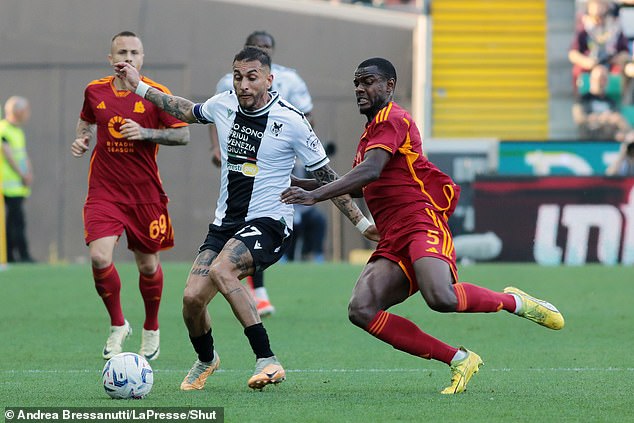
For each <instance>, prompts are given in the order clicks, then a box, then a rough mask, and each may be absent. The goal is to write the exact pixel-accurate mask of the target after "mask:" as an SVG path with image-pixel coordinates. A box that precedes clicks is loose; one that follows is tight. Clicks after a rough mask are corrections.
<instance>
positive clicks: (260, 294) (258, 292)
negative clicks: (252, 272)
mask: <svg viewBox="0 0 634 423" xmlns="http://www.w3.org/2000/svg"><path fill="white" fill-rule="evenodd" d="M253 293H254V295H255V298H257V299H258V300H266V301H268V300H269V294H268V293H267V292H266V288H255V291H253Z"/></svg>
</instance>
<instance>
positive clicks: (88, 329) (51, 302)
mask: <svg viewBox="0 0 634 423" xmlns="http://www.w3.org/2000/svg"><path fill="white" fill-rule="evenodd" d="M117 267H118V270H119V273H120V275H121V278H122V280H123V287H122V303H123V308H124V312H125V314H126V318H127V319H128V320H129V321H130V323H131V324H132V326H133V329H134V333H133V335H132V337H131V338H130V339H129V340H128V341H127V342H126V344H125V349H126V350H128V351H137V350H138V348H139V343H140V332H141V326H142V323H143V306H142V301H141V297H140V295H139V293H138V288H137V284H138V282H137V279H138V276H137V274H136V269H135V266H134V264H132V263H119V264H118V265H117ZM163 268H164V272H165V277H166V282H165V289H164V292H163V303H162V306H161V314H160V320H161V338H162V339H161V355H160V358H159V359H158V360H157V361H154V362H152V363H151V365H152V367H153V369H154V371H155V385H154V387H153V390H152V392H151V393H150V395H149V396H148V397H147V398H145V399H143V400H140V401H115V400H111V399H110V398H109V397H107V396H106V394H105V393H104V391H103V388H102V386H101V369H102V367H103V364H104V361H103V360H102V359H101V356H100V353H101V348H102V347H103V343H104V342H105V339H106V336H107V331H108V320H107V318H106V314H105V309H104V308H103V305H102V304H101V301H100V299H99V297H98V296H97V295H96V293H95V291H94V288H93V284H92V277H91V273H90V267H89V266H87V265H84V266H77V265H69V266H56V267H51V266H47V265H41V264H38V265H23V266H19V265H18V266H13V267H11V268H10V269H9V270H7V271H4V272H0V328H1V330H0V335H1V336H2V341H0V398H1V399H2V405H3V406H4V407H13V406H37V407H47V406H48V407H52V406H64V407H176V406H178V407H224V413H225V421H228V422H255V421H264V420H272V421H276V422H374V421H384V422H410V421H411V422H420V421H432V422H435V421H468V422H497V421H500V422H501V421H516V422H528V421H557V422H561V421H570V422H598V421H601V422H612V421H614V422H622V421H632V420H633V419H634V400H633V399H632V390H633V388H634V361H633V360H632V359H631V357H632V348H633V347H634V332H633V329H634V311H633V309H632V307H631V301H632V298H634V279H633V278H632V274H633V272H632V269H631V268H628V267H605V266H598V265H589V266H583V267H538V266H535V265H519V264H509V265H483V264H478V265H474V266H468V267H464V268H462V269H461V270H460V275H461V279H462V280H463V281H466V282H471V283H476V284H479V285H482V286H486V287H488V288H491V289H495V290H501V289H502V288H503V287H504V286H506V285H509V284H513V285H515V286H518V287H520V288H522V289H524V290H526V291H527V292H529V293H531V294H534V295H536V296H538V297H541V298H544V299H547V300H549V301H551V302H553V303H554V304H556V305H557V306H558V307H559V309H560V310H561V311H562V313H563V314H564V316H565V318H566V327H565V328H564V329H563V330H562V331H551V330H548V329H545V328H543V327H541V326H538V325H535V324H533V323H531V322H529V321H526V320H524V319H520V318H517V317H515V316H511V315H509V314H508V313H506V312H500V313H495V314H468V315H467V314H440V313H435V312H433V311H431V310H430V309H429V308H428V307H427V306H426V305H425V303H424V302H423V300H422V298H421V297H420V296H415V297H413V298H410V299H409V300H408V301H406V302H405V303H404V304H401V305H399V306H397V307H394V308H393V309H392V310H391V311H392V312H394V313H398V314H400V315H402V316H404V317H407V318H410V319H412V320H413V321H414V322H416V323H417V324H418V325H419V326H420V327H421V328H422V329H423V330H425V331H426V332H428V333H430V334H431V335H434V336H436V337H438V338H440V339H442V340H444V341H445V342H447V343H449V344H452V345H455V346H458V345H464V346H465V347H467V348H469V349H472V350H473V351H476V352H478V354H480V355H481V357H482V359H483V360H484V363H485V365H484V367H482V368H481V370H480V373H478V374H477V375H475V376H474V378H473V379H472V381H471V383H470V384H469V387H468V390H467V392H465V393H464V394H461V395H455V396H443V395H440V394H439V391H440V390H441V389H442V388H443V387H444V386H446V385H447V384H448V382H449V379H450V374H449V370H448V367H447V366H446V365H444V364H442V363H439V362H432V361H426V360H422V359H419V358H416V357H412V356H410V355H408V354H405V353H402V352H400V351H396V350H394V349H392V348H391V347H390V346H388V345H387V344H384V343H382V342H380V341H378V340H376V339H375V338H373V337H371V336H369V335H368V334H367V333H365V332H363V331H361V330H359V329H358V328H355V327H354V326H352V325H351V324H350V323H349V322H348V320H347V309H346V305H347V301H348V298H349V296H350V292H351V289H352V286H353V284H354V282H355V280H356V278H357V276H358V274H359V272H360V269H361V268H360V267H359V266H351V265H347V264H327V265H316V264H285V265H277V266H274V267H273V268H272V269H270V270H269V271H267V274H266V284H267V288H268V290H269V293H270V295H271V299H272V300H273V303H274V305H275V306H276V307H277V313H276V314H275V315H274V316H273V317H271V318H268V319H266V320H265V321H264V323H265V326H266V328H267V330H268V333H269V335H270V338H271V345H272V347H273V350H274V351H275V352H276V354H277V355H278V357H279V358H280V360H281V362H282V364H283V365H284V367H285V368H286V370H287V381H286V382H284V383H282V384H281V385H279V386H269V387H267V388H265V389H264V390H263V391H261V392H260V391H251V390H249V389H248V388H247V387H246V381H247V379H248V378H249V376H250V375H251V373H252V371H253V365H254V358H253V355H252V353H251V351H250V348H249V345H248V342H247V340H246V337H245V336H244V335H243V333H242V328H241V326H240V325H239V324H238V322H237V321H236V319H235V318H234V317H233V315H232V313H231V309H230V307H229V306H228V305H227V303H226V301H225V300H224V299H223V298H222V297H217V298H216V299H215V300H214V301H213V302H212V304H211V306H210V311H211V314H212V319H213V325H214V330H213V334H214V339H215V342H216V348H217V350H218V352H219V354H220V356H221V360H222V365H221V369H220V370H219V371H218V372H217V373H216V374H214V375H213V376H212V377H211V378H210V379H209V380H208V381H207V386H206V388H205V389H204V390H203V391H200V392H181V391H180V390H179V388H178V387H179V384H180V382H181V380H182V379H183V377H184V376H185V374H186V372H187V371H188V370H189V367H190V366H191V364H192V362H193V361H194V359H195V356H194V353H193V350H192V348H191V345H190V343H189V340H188V337H187V332H186V330H185V327H184V324H183V322H182V317H181V294H182V290H183V286H184V281H185V279H186V277H187V273H188V271H189V264H184V263H164V264H163Z"/></svg>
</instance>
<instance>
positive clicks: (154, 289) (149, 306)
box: [134, 250, 163, 360]
mask: <svg viewBox="0 0 634 423" xmlns="http://www.w3.org/2000/svg"><path fill="white" fill-rule="evenodd" d="M134 259H135V260H136V265H137V268H138V270H139V291H140V292H141V297H142V298H143V305H144V307H145V321H144V322H143V330H142V332H141V348H140V350H139V354H141V355H142V356H144V357H145V358H146V359H147V360H156V359H157V358H158V357H159V354H160V351H161V350H160V330H159V321H158V314H159V307H160V304H161V297H162V296H163V269H162V268H161V262H160V260H159V254H158V253H143V252H141V251H138V250H135V251H134Z"/></svg>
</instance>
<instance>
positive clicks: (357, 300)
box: [348, 257, 457, 361]
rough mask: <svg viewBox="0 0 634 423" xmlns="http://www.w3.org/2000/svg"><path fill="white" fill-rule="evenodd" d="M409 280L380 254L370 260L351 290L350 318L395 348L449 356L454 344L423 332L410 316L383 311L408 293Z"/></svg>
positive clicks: (425, 355)
mask: <svg viewBox="0 0 634 423" xmlns="http://www.w3.org/2000/svg"><path fill="white" fill-rule="evenodd" d="M411 283H415V281H413V280H411V277H409V276H408V275H407V274H406V273H405V272H404V270H403V268H402V267H401V266H400V265H399V264H397V263H395V262H393V261H391V260H388V259H386V258H382V257H379V258H377V259H375V260H373V261H371V262H369V263H368V264H367V265H366V267H365V268H364V269H363V272H362V273H361V275H360V276H359V280H358V281H357V283H356V285H355V287H354V290H353V292H352V298H351V300H350V303H349V305H348V316H349V318H350V321H351V322H352V323H354V324H355V325H357V326H359V327H360V328H362V329H364V330H366V331H368V332H369V333H370V334H371V335H373V336H375V337H376V338H378V339H380V340H382V341H384V342H386V343H388V344H390V345H392V346H393V347H394V348H396V349H398V350H401V351H404V352H406V353H409V354H412V355H415V356H417V357H422V358H426V359H435V360H440V361H447V360H450V358H451V357H452V356H453V355H454V354H455V353H456V351H457V349H456V348H454V347H451V346H449V345H447V344H445V343H443V342H441V341H439V340H437V339H435V338H434V337H432V336H430V335H428V334H427V333H425V332H423V331H422V330H420V329H419V328H418V326H416V325H415V324H414V323H413V322H411V321H410V320H408V319H405V318H403V317H401V316H398V315H396V314H393V313H389V312H387V311H386V310H387V309H389V308H390V307H391V306H393V305H395V304H399V303H401V302H403V301H405V299H407V298H408V297H409V296H410V294H411V293H412V289H411V285H410V284H411Z"/></svg>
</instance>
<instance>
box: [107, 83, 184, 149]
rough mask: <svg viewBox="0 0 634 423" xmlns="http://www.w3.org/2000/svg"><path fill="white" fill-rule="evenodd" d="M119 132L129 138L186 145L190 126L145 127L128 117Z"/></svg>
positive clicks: (164, 143)
mask: <svg viewBox="0 0 634 423" xmlns="http://www.w3.org/2000/svg"><path fill="white" fill-rule="evenodd" d="M156 91H158V90H156ZM159 92H161V91H159ZM148 94H149V92H148ZM119 132H121V135H123V136H124V138H127V139H129V140H145V141H150V142H153V143H156V144H162V145H186V144H187V143H188V142H189V128H188V127H181V128H163V129H152V128H144V127H142V126H141V125H139V124H138V123H136V122H135V121H133V120H132V119H126V120H125V123H124V124H123V125H121V129H120V130H119Z"/></svg>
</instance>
